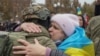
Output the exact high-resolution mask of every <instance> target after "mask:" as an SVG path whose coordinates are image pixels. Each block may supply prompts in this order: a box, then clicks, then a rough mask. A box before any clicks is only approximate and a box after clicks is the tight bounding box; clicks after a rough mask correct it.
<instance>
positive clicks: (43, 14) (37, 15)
mask: <svg viewBox="0 0 100 56" xmlns="http://www.w3.org/2000/svg"><path fill="white" fill-rule="evenodd" d="M49 15H50V12H49V10H48V9H47V8H46V7H44V6H42V5H39V4H35V5H32V6H29V7H27V8H25V9H24V10H23V11H22V16H23V19H24V20H27V19H31V20H34V19H40V20H46V19H47V17H48V16H49Z"/></svg>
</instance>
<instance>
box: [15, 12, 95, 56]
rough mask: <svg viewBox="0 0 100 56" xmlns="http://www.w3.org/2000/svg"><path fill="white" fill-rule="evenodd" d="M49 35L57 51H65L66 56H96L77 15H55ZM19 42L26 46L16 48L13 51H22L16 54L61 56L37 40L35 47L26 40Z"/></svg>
mask: <svg viewBox="0 0 100 56" xmlns="http://www.w3.org/2000/svg"><path fill="white" fill-rule="evenodd" d="M49 33H50V36H51V39H52V40H53V41H54V42H55V44H56V45H57V49H58V50H61V51H63V52H64V53H65V54H66V55H69V56H95V55H94V45H93V42H92V41H91V40H90V39H89V38H88V37H87V36H86V35H85V31H84V29H83V28H81V27H80V26H79V19H78V17H77V16H76V15H74V14H56V15H54V16H53V17H52V18H51V26H50V28H49ZM19 42H21V43H22V44H23V45H24V46H14V48H13V49H19V50H20V51H14V54H25V55H26V56H34V55H35V56H39V55H43V56H57V55H58V54H59V52H57V51H52V50H51V49H48V48H47V47H44V46H42V45H41V44H39V43H38V41H37V40H35V42H36V43H35V44H34V45H31V44H30V43H28V42H27V41H25V40H20V41H19ZM44 53H45V54H44ZM52 53H53V54H52ZM55 53H56V54H55ZM47 54H48V55H47ZM54 54H55V55H54ZM58 56H59V55H58ZM61 56H62V55H61Z"/></svg>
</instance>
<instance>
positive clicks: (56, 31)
mask: <svg viewBox="0 0 100 56" xmlns="http://www.w3.org/2000/svg"><path fill="white" fill-rule="evenodd" d="M49 33H50V36H51V39H53V40H54V41H56V40H63V39H64V38H65V34H64V32H63V31H62V29H61V27H60V26H59V25H58V24H57V23H56V22H53V21H52V22H51V27H50V28H49Z"/></svg>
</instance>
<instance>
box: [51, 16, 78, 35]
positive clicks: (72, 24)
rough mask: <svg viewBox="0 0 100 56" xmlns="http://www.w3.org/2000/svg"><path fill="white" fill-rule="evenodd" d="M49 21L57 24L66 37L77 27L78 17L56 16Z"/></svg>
mask: <svg viewBox="0 0 100 56" xmlns="http://www.w3.org/2000/svg"><path fill="white" fill-rule="evenodd" d="M51 21H55V22H56V23H57V24H59V25H60V27H61V28H62V30H63V31H64V33H65V34H66V35H67V36H70V35H72V34H73V32H74V31H75V28H76V27H78V26H79V20H78V17H77V16H76V15H74V14H56V15H54V16H53V17H52V18H51Z"/></svg>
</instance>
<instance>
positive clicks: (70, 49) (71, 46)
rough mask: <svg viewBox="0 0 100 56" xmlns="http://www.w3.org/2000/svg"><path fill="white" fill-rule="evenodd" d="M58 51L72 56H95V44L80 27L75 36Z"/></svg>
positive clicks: (61, 45) (62, 44) (59, 47)
mask: <svg viewBox="0 0 100 56" xmlns="http://www.w3.org/2000/svg"><path fill="white" fill-rule="evenodd" d="M58 49H60V50H62V51H64V52H65V53H66V54H68V55H70V56H95V55H94V45H93V42H92V41H91V40H90V39H88V37H87V36H86V35H85V31H84V29H82V28H80V27H78V28H76V31H75V32H74V34H73V35H72V36H70V37H68V38H67V39H65V40H64V41H63V42H62V43H61V44H60V45H59V46H58Z"/></svg>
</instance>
